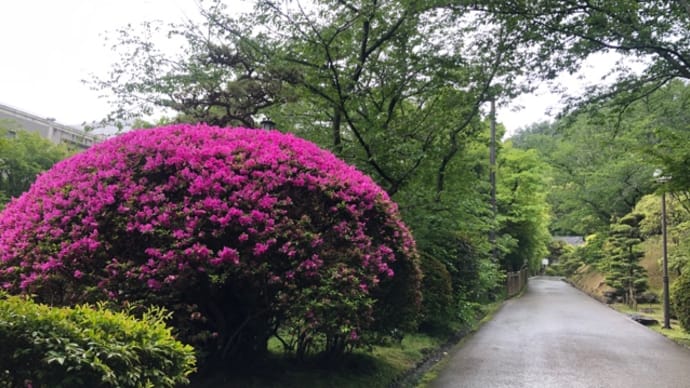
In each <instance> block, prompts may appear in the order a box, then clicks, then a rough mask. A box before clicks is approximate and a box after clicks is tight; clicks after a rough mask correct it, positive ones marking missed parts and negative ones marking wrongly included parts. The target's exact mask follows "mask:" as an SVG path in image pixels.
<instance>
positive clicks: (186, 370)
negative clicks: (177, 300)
mask: <svg viewBox="0 0 690 388" xmlns="http://www.w3.org/2000/svg"><path fill="white" fill-rule="evenodd" d="M168 317H169V314H168V313H166V312H165V311H164V310H162V309H158V308H150V309H149V310H148V311H147V312H146V313H144V314H143V315H142V317H141V319H138V320H137V319H135V318H133V317H132V316H130V315H129V314H127V313H122V312H112V311H110V310H107V309H106V308H105V307H104V306H98V307H96V308H94V307H91V306H86V305H84V306H77V307H74V308H55V307H49V306H46V305H42V304H36V303H34V302H32V301H31V300H29V299H25V298H23V297H17V296H11V297H2V296H0V343H2V352H0V386H12V387H19V386H27V384H28V385H29V386H34V387H76V386H84V387H175V386H178V385H180V384H187V383H189V379H188V376H189V375H190V374H191V373H192V372H194V370H195V363H196V360H195V358H194V351H193V349H192V348H191V347H190V346H188V345H184V344H182V343H180V342H178V341H177V340H175V339H174V338H173V337H172V335H171V332H170V329H169V328H167V327H166V325H165V320H166V319H167V318H168Z"/></svg>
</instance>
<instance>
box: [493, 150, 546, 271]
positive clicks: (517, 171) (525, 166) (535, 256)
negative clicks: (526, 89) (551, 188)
mask: <svg viewBox="0 0 690 388" xmlns="http://www.w3.org/2000/svg"><path fill="white" fill-rule="evenodd" d="M498 173H499V176H500V177H501V179H500V181H499V182H500V185H499V188H498V206H499V214H500V215H501V216H500V221H499V225H500V229H499V234H500V235H502V236H503V238H502V240H503V241H504V242H505V243H506V244H507V246H506V247H504V249H505V250H506V253H505V257H504V258H503V266H504V268H505V269H506V270H509V271H516V270H519V269H520V268H521V267H522V266H523V265H527V266H529V268H530V269H531V270H532V271H533V272H536V271H537V269H538V268H539V266H540V263H541V259H543V258H545V257H546V256H547V255H548V243H549V241H550V240H551V235H550V233H549V230H548V226H549V216H550V211H549V210H550V209H549V207H548V204H547V202H546V184H547V182H548V179H549V176H548V167H547V165H546V164H545V163H544V162H543V161H542V160H541V159H540V158H539V154H538V153H537V152H536V151H534V150H528V151H525V150H521V149H517V148H513V147H512V144H510V143H508V144H506V146H505V148H504V149H503V154H502V155H501V157H500V159H499V170H498Z"/></svg>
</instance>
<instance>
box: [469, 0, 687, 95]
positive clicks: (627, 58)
mask: <svg viewBox="0 0 690 388" xmlns="http://www.w3.org/2000/svg"><path fill="white" fill-rule="evenodd" d="M465 3H466V4H467V5H468V6H469V7H470V8H471V9H475V10H479V11H481V12H484V13H485V14H486V15H487V16H486V17H487V18H492V20H493V21H494V22H497V23H504V24H508V25H517V26H519V27H518V28H519V29H520V30H521V31H522V33H523V34H525V36H527V37H529V39H531V40H532V41H533V43H534V44H533V50H534V51H535V52H537V53H538V57H541V58H542V61H541V62H540V64H539V65H538V67H536V68H535V70H536V71H537V72H538V73H539V74H542V75H545V76H546V77H549V78H551V77H554V76H555V75H556V74H557V73H558V71H560V70H567V71H571V72H572V71H574V70H577V69H578V67H579V65H580V64H581V63H582V61H583V60H584V59H585V58H587V57H589V56H590V55H591V54H594V53H601V52H611V51H613V52H617V53H620V54H622V55H623V56H624V57H623V59H621V60H620V61H618V63H617V65H616V67H615V68H614V69H612V74H616V75H617V79H616V82H615V83H614V84H613V85H612V86H610V87H608V86H604V87H595V88H594V90H591V91H590V92H589V93H586V94H585V96H586V99H587V100H589V101H591V100H592V97H593V96H594V97H595V98H596V99H599V98H603V99H608V98H611V97H614V96H615V97H616V98H617V99H618V100H619V101H620V102H621V104H622V106H626V105H627V104H628V103H630V102H631V101H634V100H636V99H639V98H641V97H644V96H646V95H649V94H650V93H652V92H653V91H655V90H656V89H658V88H659V87H661V86H663V85H665V84H666V83H668V82H669V81H671V80H673V79H685V80H687V79H690V30H688V25H690V6H689V5H688V4H689V3H688V1H686V0H681V1H664V0H650V1H634V0H610V1H591V0H557V1H553V0H534V1H528V2H525V1H517V0H509V1H503V0H479V1H476V0H470V1H467V2H465ZM632 62H637V63H640V64H641V65H642V66H644V68H645V69H644V71H642V72H637V71H633V70H634V69H633V68H632V67H631V66H630V64H631V63H632Z"/></svg>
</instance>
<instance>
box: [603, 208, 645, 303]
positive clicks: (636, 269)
mask: <svg viewBox="0 0 690 388" xmlns="http://www.w3.org/2000/svg"><path fill="white" fill-rule="evenodd" d="M643 217H644V216H642V215H640V214H629V215H627V216H625V217H623V218H621V219H620V220H618V222H617V223H615V224H612V225H611V230H610V233H609V238H608V240H607V242H606V245H605V246H604V250H605V252H606V253H607V254H608V255H609V257H608V260H607V262H606V283H607V284H608V285H609V286H611V287H613V288H615V289H616V291H618V292H619V293H621V294H622V295H623V299H624V301H625V303H626V304H627V305H629V306H633V307H634V306H636V304H637V296H638V295H640V294H641V293H642V292H644V291H645V290H646V289H647V272H646V271H645V269H644V268H643V267H642V266H641V265H640V264H639V261H640V259H641V258H642V257H643V256H644V252H642V251H641V250H640V249H639V248H638V245H639V244H640V243H641V242H642V239H641V237H640V226H639V225H640V221H641V220H642V218H643Z"/></svg>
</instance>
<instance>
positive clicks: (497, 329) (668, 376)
mask: <svg viewBox="0 0 690 388" xmlns="http://www.w3.org/2000/svg"><path fill="white" fill-rule="evenodd" d="M431 387H433V388H440V387H483V388H484V387H488V388H490V387H511V388H517V387H554V388H555V387H558V388H580V387H582V388H585V387H586V388H600V387H601V388H609V387H611V388H616V387H625V388H631V387H653V388H663V387H669V388H690V350H688V349H686V348H683V347H681V346H679V345H676V344H675V343H673V342H672V341H670V340H668V339H666V338H665V337H664V336H662V335H660V334H658V333H656V332H653V331H652V330H649V329H647V328H645V327H644V326H642V325H640V324H638V323H636V322H634V321H632V320H630V319H629V318H628V317H627V316H625V315H622V314H619V313H618V312H616V311H614V310H612V309H610V308H608V307H606V306H604V305H602V304H600V303H599V302H597V301H595V300H594V299H592V298H590V297H589V296H587V295H585V294H584V293H582V292H580V291H579V290H577V289H575V288H573V287H572V286H570V285H568V284H567V283H565V282H563V281H561V280H559V279H556V278H548V277H535V278H531V279H530V281H529V286H528V289H527V291H526V292H525V294H524V295H523V296H522V297H520V298H517V299H512V300H510V301H508V302H506V304H505V305H504V306H503V307H502V308H501V310H500V311H499V312H498V313H496V315H495V316H494V318H493V319H492V320H491V321H490V322H488V323H486V324H485V325H484V326H483V327H482V328H481V329H480V330H479V331H478V332H477V333H476V334H474V335H473V336H472V337H471V338H469V339H468V340H467V341H466V342H465V343H463V344H462V345H460V346H458V347H456V349H454V350H453V353H452V354H451V359H450V361H449V362H448V364H447V366H446V367H445V368H444V369H443V371H442V372H441V373H439V377H438V378H437V379H436V380H435V381H434V382H433V383H432V385H431Z"/></svg>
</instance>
